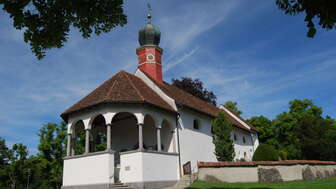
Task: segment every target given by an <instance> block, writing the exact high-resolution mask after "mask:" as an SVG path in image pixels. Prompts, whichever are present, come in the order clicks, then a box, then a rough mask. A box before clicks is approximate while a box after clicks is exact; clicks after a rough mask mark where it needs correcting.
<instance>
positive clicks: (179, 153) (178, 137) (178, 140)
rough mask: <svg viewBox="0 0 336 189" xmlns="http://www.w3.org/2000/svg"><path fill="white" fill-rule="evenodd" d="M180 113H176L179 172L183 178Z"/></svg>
mask: <svg viewBox="0 0 336 189" xmlns="http://www.w3.org/2000/svg"><path fill="white" fill-rule="evenodd" d="M179 119H180V114H179V113H177V115H176V130H177V131H176V133H177V150H178V160H179V172H180V179H181V178H182V169H181V151H180V134H179V128H178V125H179V122H178V120H179Z"/></svg>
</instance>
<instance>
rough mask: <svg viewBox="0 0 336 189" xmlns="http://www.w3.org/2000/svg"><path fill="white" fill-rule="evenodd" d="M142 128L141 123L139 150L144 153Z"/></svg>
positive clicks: (139, 125) (141, 124) (140, 124)
mask: <svg viewBox="0 0 336 189" xmlns="http://www.w3.org/2000/svg"><path fill="white" fill-rule="evenodd" d="M142 127H143V123H139V124H138V129H139V150H140V151H143V137H142Z"/></svg>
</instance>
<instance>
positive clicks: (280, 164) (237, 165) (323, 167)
mask: <svg viewBox="0 0 336 189" xmlns="http://www.w3.org/2000/svg"><path fill="white" fill-rule="evenodd" d="M330 177H336V162H333V161H306V160H302V161H299V160H295V161H293V160H291V161H264V162H263V161H259V162H198V179H199V180H202V181H207V182H282V181H293V180H313V179H319V178H330Z"/></svg>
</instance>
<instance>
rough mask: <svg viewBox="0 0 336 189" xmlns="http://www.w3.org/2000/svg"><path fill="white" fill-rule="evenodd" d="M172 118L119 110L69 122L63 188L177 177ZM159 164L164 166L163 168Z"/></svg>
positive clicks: (168, 179) (175, 137)
mask: <svg viewBox="0 0 336 189" xmlns="http://www.w3.org/2000/svg"><path fill="white" fill-rule="evenodd" d="M172 118H174V117H173V116H172V117H171V118H165V117H163V116H161V115H160V114H158V113H156V112H153V113H152V114H151V113H148V112H146V113H144V112H140V113H137V112H128V111H121V112H105V113H101V114H97V115H94V116H92V117H90V118H89V119H78V120H76V121H74V122H72V123H70V124H69V129H68V145H67V157H66V158H65V162H64V173H65V175H64V182H63V186H64V188H66V187H65V186H79V185H86V184H89V183H90V184H93V183H94V184H103V185H104V184H112V183H118V182H122V183H133V184H136V185H143V184H144V183H145V182H155V181H165V182H167V183H168V182H174V181H176V180H178V179H179V156H178V150H177V136H176V127H175V123H174V120H173V119H172ZM98 162H99V163H98ZM92 165H95V166H93V167H92ZM163 166H164V168H165V169H166V168H167V167H168V169H167V170H165V171H162V167H163ZM66 174H71V176H70V175H66ZM74 175H75V176H74ZM96 175H99V176H96ZM96 177H97V178H96ZM69 178H71V179H69Z"/></svg>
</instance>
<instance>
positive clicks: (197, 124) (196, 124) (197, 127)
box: [194, 119, 200, 130]
mask: <svg viewBox="0 0 336 189" xmlns="http://www.w3.org/2000/svg"><path fill="white" fill-rule="evenodd" d="M194 129H196V130H199V129H200V125H199V121H198V120H197V119H194Z"/></svg>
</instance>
